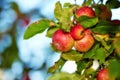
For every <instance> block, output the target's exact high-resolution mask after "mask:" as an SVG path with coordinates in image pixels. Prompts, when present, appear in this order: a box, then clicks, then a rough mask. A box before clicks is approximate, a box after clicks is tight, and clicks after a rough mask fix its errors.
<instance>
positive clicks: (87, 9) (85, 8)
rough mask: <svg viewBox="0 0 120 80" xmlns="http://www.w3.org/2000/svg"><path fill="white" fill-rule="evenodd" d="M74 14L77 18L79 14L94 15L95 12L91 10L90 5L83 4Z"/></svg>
mask: <svg viewBox="0 0 120 80" xmlns="http://www.w3.org/2000/svg"><path fill="white" fill-rule="evenodd" d="M75 15H76V17H77V18H78V17H80V16H88V17H94V16H95V12H94V11H93V9H92V8H91V7H88V6H83V7H81V8H79V9H77V10H76V12H75Z"/></svg>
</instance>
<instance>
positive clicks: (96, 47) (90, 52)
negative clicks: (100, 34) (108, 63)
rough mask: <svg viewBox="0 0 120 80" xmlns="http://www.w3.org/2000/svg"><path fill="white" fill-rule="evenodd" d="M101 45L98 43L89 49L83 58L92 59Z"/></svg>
mask: <svg viewBox="0 0 120 80" xmlns="http://www.w3.org/2000/svg"><path fill="white" fill-rule="evenodd" d="M99 46H100V44H97V43H96V44H95V45H94V46H93V48H92V49H91V50H89V51H88V52H86V53H85V54H84V57H83V58H89V59H91V58H92V57H93V56H94V55H95V54H96V50H97V49H99Z"/></svg>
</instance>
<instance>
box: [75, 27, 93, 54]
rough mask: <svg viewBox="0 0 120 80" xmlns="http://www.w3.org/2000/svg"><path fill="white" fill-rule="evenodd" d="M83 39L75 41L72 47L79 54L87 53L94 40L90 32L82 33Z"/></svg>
mask: <svg viewBox="0 0 120 80" xmlns="http://www.w3.org/2000/svg"><path fill="white" fill-rule="evenodd" d="M84 34H85V35H84V37H83V38H82V39H80V40H77V41H75V44H74V47H75V48H76V49H77V50H78V51H80V52H87V51H88V50H89V49H90V48H91V47H92V46H93V44H94V38H93V36H92V35H91V30H89V29H87V30H85V31H84Z"/></svg>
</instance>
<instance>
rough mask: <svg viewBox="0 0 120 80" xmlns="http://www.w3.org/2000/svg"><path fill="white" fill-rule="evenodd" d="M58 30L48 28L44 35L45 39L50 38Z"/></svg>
mask: <svg viewBox="0 0 120 80" xmlns="http://www.w3.org/2000/svg"><path fill="white" fill-rule="evenodd" d="M58 29H59V28H57V27H50V28H49V29H48V30H47V33H46V36H47V37H50V38H51V37H52V36H53V34H54V32H55V31H57V30H58Z"/></svg>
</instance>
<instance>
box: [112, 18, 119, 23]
mask: <svg viewBox="0 0 120 80" xmlns="http://www.w3.org/2000/svg"><path fill="white" fill-rule="evenodd" d="M111 23H112V24H120V20H117V19H115V20H112V21H111Z"/></svg>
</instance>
